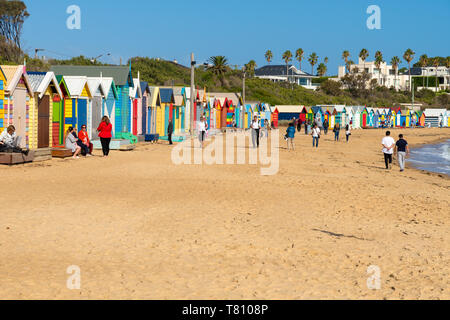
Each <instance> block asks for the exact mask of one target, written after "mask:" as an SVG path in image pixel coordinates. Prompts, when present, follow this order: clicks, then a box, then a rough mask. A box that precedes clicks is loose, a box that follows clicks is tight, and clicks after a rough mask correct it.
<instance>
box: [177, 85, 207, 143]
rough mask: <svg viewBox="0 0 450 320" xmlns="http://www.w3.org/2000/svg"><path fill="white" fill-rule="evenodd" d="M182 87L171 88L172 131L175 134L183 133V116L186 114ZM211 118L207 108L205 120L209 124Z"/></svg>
mask: <svg viewBox="0 0 450 320" xmlns="http://www.w3.org/2000/svg"><path fill="white" fill-rule="evenodd" d="M182 90H183V88H182V87H174V88H173V98H174V101H175V103H174V105H173V115H172V117H173V118H174V119H175V121H174V132H175V134H181V133H184V129H185V128H184V126H185V116H186V108H185V106H184V99H183V94H182ZM210 118H211V109H210V108H208V115H207V122H208V125H209V124H210Z"/></svg>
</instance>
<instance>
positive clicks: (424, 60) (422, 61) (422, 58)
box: [419, 54, 428, 87]
mask: <svg viewBox="0 0 450 320" xmlns="http://www.w3.org/2000/svg"><path fill="white" fill-rule="evenodd" d="M419 65H420V66H421V67H422V68H425V67H427V66H428V56H427V55H426V54H423V55H421V56H420V58H419ZM422 87H425V79H424V78H423V77H422ZM427 87H428V76H427Z"/></svg>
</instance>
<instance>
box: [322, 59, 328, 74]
mask: <svg viewBox="0 0 450 320" xmlns="http://www.w3.org/2000/svg"><path fill="white" fill-rule="evenodd" d="M323 62H324V63H325V67H326V66H327V65H328V57H325V59H323ZM327 69H328V68H326V69H325V75H327Z"/></svg>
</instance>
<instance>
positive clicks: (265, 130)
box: [263, 119, 270, 138]
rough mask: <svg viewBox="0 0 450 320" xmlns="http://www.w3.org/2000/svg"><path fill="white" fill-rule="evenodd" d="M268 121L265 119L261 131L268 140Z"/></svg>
mask: <svg viewBox="0 0 450 320" xmlns="http://www.w3.org/2000/svg"><path fill="white" fill-rule="evenodd" d="M269 129H270V128H269V120H267V119H265V120H264V129H263V130H264V131H263V133H264V135H265V136H266V138H269Z"/></svg>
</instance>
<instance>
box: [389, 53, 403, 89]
mask: <svg viewBox="0 0 450 320" xmlns="http://www.w3.org/2000/svg"><path fill="white" fill-rule="evenodd" d="M400 63H401V61H400V58H399V57H397V56H394V57H392V59H391V64H392V67H393V68H394V72H395V78H394V88H395V89H397V74H398V66H399V65H400Z"/></svg>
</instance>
